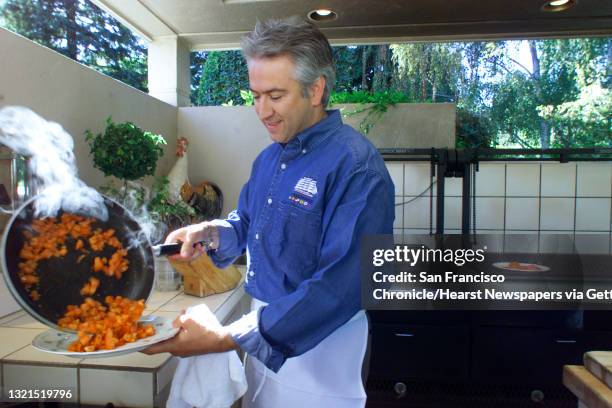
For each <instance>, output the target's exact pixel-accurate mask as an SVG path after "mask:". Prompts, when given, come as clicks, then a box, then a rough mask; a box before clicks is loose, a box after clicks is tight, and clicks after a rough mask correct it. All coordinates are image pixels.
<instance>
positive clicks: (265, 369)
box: [251, 367, 268, 402]
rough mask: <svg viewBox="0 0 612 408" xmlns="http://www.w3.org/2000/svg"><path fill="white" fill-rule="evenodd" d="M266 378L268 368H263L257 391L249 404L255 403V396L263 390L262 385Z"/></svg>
mask: <svg viewBox="0 0 612 408" xmlns="http://www.w3.org/2000/svg"><path fill="white" fill-rule="evenodd" d="M266 378H268V368H267V367H264V369H263V377H262V379H261V382H260V383H259V385H258V386H257V390H255V393H254V394H253V399H252V400H251V402H255V400H256V399H257V396H258V395H259V393H260V392H261V390H262V389H263V386H264V384H265V383H266Z"/></svg>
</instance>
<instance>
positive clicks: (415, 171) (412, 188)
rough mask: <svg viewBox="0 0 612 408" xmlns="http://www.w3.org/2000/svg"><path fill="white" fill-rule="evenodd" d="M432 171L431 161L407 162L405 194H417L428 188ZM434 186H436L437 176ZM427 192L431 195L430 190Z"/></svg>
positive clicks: (405, 168)
mask: <svg viewBox="0 0 612 408" xmlns="http://www.w3.org/2000/svg"><path fill="white" fill-rule="evenodd" d="M430 172H431V166H430V164H429V163H415V162H408V163H406V165H405V167H404V195H407V196H416V195H419V194H421V193H423V191H425V190H427V188H428V187H429V185H430V179H429V177H430ZM432 188H435V178H434V186H433V187H432ZM426 194H427V195H429V191H428V192H427V193H426ZM434 195H435V190H434Z"/></svg>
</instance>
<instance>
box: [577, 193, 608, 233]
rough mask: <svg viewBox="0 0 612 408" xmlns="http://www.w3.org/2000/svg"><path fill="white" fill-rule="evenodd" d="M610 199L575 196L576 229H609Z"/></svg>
mask: <svg viewBox="0 0 612 408" xmlns="http://www.w3.org/2000/svg"><path fill="white" fill-rule="evenodd" d="M609 230H610V199H609V198H577V199H576V231H609Z"/></svg>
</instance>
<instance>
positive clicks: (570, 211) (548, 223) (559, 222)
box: [540, 197, 574, 231]
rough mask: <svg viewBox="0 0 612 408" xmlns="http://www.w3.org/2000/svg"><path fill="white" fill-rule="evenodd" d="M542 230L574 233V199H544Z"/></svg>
mask: <svg viewBox="0 0 612 408" xmlns="http://www.w3.org/2000/svg"><path fill="white" fill-rule="evenodd" d="M540 229H542V230H553V231H559V230H564V231H567V230H572V231H573V229H574V199H573V198H547V197H542V209H541V212H540Z"/></svg>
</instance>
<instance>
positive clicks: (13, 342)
mask: <svg viewBox="0 0 612 408" xmlns="http://www.w3.org/2000/svg"><path fill="white" fill-rule="evenodd" d="M43 331H44V330H34V329H15V328H6V327H0V339H2V340H1V341H0V358H3V357H5V356H7V355H8V354H11V353H14V352H15V351H17V350H19V349H22V348H24V347H25V346H27V345H29V344H30V343H32V339H33V338H34V337H35V336H36V335H38V334H39V333H42V332H43Z"/></svg>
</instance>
